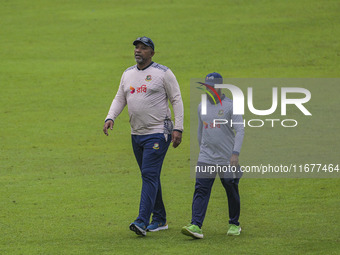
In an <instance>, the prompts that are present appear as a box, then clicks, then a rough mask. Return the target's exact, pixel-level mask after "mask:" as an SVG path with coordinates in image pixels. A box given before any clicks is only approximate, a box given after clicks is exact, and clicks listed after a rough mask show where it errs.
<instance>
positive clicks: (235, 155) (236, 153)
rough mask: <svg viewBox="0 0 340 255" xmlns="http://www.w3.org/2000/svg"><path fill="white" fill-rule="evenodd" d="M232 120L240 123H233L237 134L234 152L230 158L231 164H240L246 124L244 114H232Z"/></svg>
mask: <svg viewBox="0 0 340 255" xmlns="http://www.w3.org/2000/svg"><path fill="white" fill-rule="evenodd" d="M232 121H233V123H238V124H233V128H234V129H235V131H236V135H235V143H234V148H233V153H232V155H231V158H230V165H231V166H238V164H239V160H238V157H239V155H240V152H241V147H242V143H243V138H244V125H243V124H242V123H243V118H242V115H232Z"/></svg>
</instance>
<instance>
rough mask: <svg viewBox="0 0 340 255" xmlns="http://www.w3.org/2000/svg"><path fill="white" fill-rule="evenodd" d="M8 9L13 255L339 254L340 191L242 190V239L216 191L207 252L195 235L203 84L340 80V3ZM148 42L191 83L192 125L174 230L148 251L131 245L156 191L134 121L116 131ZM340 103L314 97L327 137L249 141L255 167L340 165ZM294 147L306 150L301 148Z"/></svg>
mask: <svg viewBox="0 0 340 255" xmlns="http://www.w3.org/2000/svg"><path fill="white" fill-rule="evenodd" d="M1 5H2V7H1V8H0V16H1V19H0V25H1V30H0V59H1V61H0V130H1V132H0V194H1V199H0V253H1V254H132V253H137V252H139V253H141V252H143V253H146V254H181V253H182V254H197V253H202V254H225V253H230V254H233V253H237V254H321V253H323V254H337V251H338V250H339V242H340V239H339V230H340V229H339V209H340V206H339V205H340V203H339V202H340V201H339V186H340V185H339V184H340V182H339V179H244V180H242V181H241V184H240V193H241V198H242V212H241V219H240V221H241V224H242V228H243V230H244V231H243V233H242V235H241V236H239V237H227V236H226V231H227V221H226V217H227V202H226V196H225V193H224V190H223V189H222V186H221V185H220V184H219V181H218V180H216V184H215V185H214V188H213V192H212V198H211V201H210V204H209V207H208V212H207V217H206V220H205V222H204V226H203V231H204V234H205V239H203V240H199V241H197V240H190V239H189V238H187V237H185V236H183V235H181V234H180V229H181V227H182V226H183V225H186V224H187V223H188V222H189V220H190V216H191V212H190V210H191V200H192V194H193V190H194V180H193V179H191V178H190V171H189V165H190V164H189V158H190V153H189V148H190V139H189V137H190V135H189V133H190V132H189V130H190V127H189V123H190V118H189V116H190V114H189V111H190V99H189V98H190V89H189V87H190V79H191V78H199V77H203V76H204V75H205V74H206V73H209V72H212V71H217V72H220V73H222V75H223V76H224V77H231V78H235V77H245V78H268V77H277V78H289V77H292V78H299V77H301V78H327V77H333V78H334V77H339V67H340V64H339V54H340V51H339V49H340V45H339V42H340V40H339V30H340V28H339V27H340V26H339V23H340V22H339V21H340V20H339V15H338V13H339V11H340V6H339V3H338V1H316V0H315V1H310V0H309V1H304V0H301V1H291V0H289V1H275V0H274V1H266V0H263V1H251V0H243V1H236V0H235V1H232V0H230V1H214V2H213V3H212V2H211V1H177V0H169V1H150V2H145V1H126V2H125V1H90V0H87V1H58V2H55V3H52V2H51V1H41V0H40V1H39V0H35V1H23V0H13V1H3V3H2V4H1ZM140 35H147V36H150V37H151V38H152V39H153V40H154V42H155V45H156V55H155V57H154V60H155V61H156V62H159V63H161V64H164V65H166V66H169V67H170V68H171V69H172V70H173V72H174V73H175V74H176V76H177V79H178V81H179V83H180V85H181V90H182V96H183V100H184V106H185V111H186V119H185V132H184V140H183V143H182V144H181V146H180V147H179V148H178V149H176V150H175V149H170V150H169V152H168V155H167V157H166V160H165V162H164V167H163V173H162V185H163V192H164V200H165V204H166V208H167V213H168V220H169V226H170V228H169V230H168V231H164V232H160V233H151V234H149V235H148V236H147V237H146V238H139V237H137V236H136V235H135V234H134V233H132V232H131V231H129V230H128V225H129V223H130V222H131V221H133V220H134V219H135V217H136V216H137V213H138V203H139V196H140V188H141V180H140V174H139V170H138V169H137V164H136V162H135V160H134V156H133V153H132V149H131V145H130V135H129V132H130V127H129V123H128V116H127V111H126V110H124V111H123V113H122V114H121V116H120V117H119V119H118V120H117V122H116V125H115V127H114V131H113V132H111V133H110V136H109V137H105V136H104V135H103V133H102V131H101V129H102V125H103V120H104V118H105V116H106V113H107V111H108V108H109V106H110V103H111V101H112V98H113V96H114V95H115V93H116V90H117V86H118V84H119V80H120V76H121V74H122V72H123V71H124V70H125V69H126V68H127V67H128V66H131V65H134V60H133V57H132V52H133V46H132V41H133V40H134V39H135V38H136V37H137V36H140ZM338 92H339V88H337V87H334V88H333V87H332V89H330V88H329V87H322V88H321V87H320V88H313V90H312V101H311V102H310V105H311V107H312V109H313V111H312V110H311V111H312V113H313V118H315V120H313V123H316V124H315V125H313V126H308V125H307V124H308V121H306V123H303V124H306V126H303V128H300V129H296V130H295V131H292V133H285V132H283V131H282V129H278V131H277V132H278V134H276V133H275V131H270V130H266V131H268V132H269V133H268V134H269V135H268V136H266V134H265V133H261V132H259V131H255V130H248V131H249V132H248V133H247V136H246V139H245V146H244V150H243V151H242V155H241V158H240V159H241V160H242V161H246V162H249V164H251V162H259V161H261V160H263V161H264V163H266V162H268V161H272V162H277V163H278V164H279V163H281V162H282V161H283V160H285V161H287V162H289V159H290V158H292V157H293V158H294V159H298V161H299V163H300V162H301V163H312V162H308V161H311V160H312V159H313V160H314V163H318V161H322V162H325V163H339V162H335V161H336V160H339V158H338V156H337V155H338V154H339V148H338V147H339V146H338V144H339V127H338V122H337V119H338V118H339V117H340V116H339V111H338V109H339V102H338V100H337V95H338V94H339V93H338ZM263 93H264V91H263ZM316 120H318V121H316ZM293 132H294V133H293ZM274 135H277V136H278V138H273V137H274ZM289 135H293V137H299V138H300V140H299V141H300V142H296V141H295V142H294V140H290V141H291V142H290V143H286V142H285V141H286V139H287V137H289ZM309 138H310V139H309ZM247 139H248V140H247ZM273 145H275V150H274V149H273ZM306 161H307V162H306ZM328 161H332V162H328Z"/></svg>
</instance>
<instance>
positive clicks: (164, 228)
mask: <svg viewBox="0 0 340 255" xmlns="http://www.w3.org/2000/svg"><path fill="white" fill-rule="evenodd" d="M168 228H169V227H168V224H166V225H165V226H163V227H158V228H155V229H148V231H150V232H157V231H159V230H166V229H168Z"/></svg>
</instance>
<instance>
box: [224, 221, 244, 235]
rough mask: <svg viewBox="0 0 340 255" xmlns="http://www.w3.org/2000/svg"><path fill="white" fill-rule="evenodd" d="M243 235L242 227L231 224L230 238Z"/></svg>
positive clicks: (228, 233)
mask: <svg viewBox="0 0 340 255" xmlns="http://www.w3.org/2000/svg"><path fill="white" fill-rule="evenodd" d="M240 234H241V227H240V226H236V225H235V224H229V230H228V232H227V235H228V236H238V235H240Z"/></svg>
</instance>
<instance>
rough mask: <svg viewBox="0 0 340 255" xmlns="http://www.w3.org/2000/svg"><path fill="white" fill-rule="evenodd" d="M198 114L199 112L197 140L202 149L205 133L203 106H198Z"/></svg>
mask: <svg viewBox="0 0 340 255" xmlns="http://www.w3.org/2000/svg"><path fill="white" fill-rule="evenodd" d="M197 112H198V128H197V139H198V145H199V146H200V147H201V142H202V131H203V123H202V119H201V104H200V105H199V106H198V109H197Z"/></svg>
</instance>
